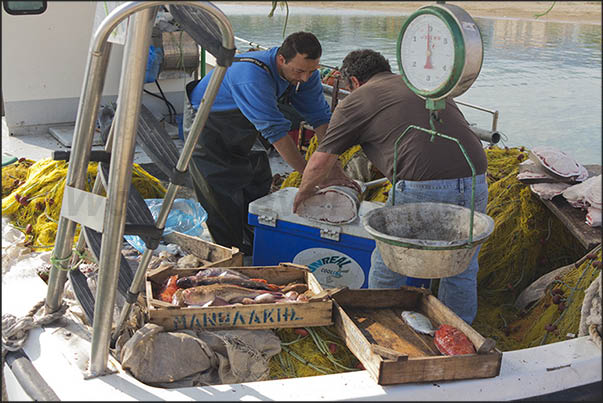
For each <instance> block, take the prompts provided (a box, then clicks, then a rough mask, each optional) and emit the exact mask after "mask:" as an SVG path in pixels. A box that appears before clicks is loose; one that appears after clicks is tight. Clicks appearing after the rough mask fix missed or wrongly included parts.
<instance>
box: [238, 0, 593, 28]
mask: <svg viewBox="0 0 603 403" xmlns="http://www.w3.org/2000/svg"><path fill="white" fill-rule="evenodd" d="M446 3H449V4H454V5H457V6H460V7H462V8H463V9H464V10H465V11H467V12H468V13H469V14H470V15H471V16H472V17H479V18H504V19H506V18H508V19H522V20H531V21H542V22H564V23H578V24H595V25H601V2H600V1H576V2H573V1H561V2H553V1H520V0H515V1H449V2H448V1H447V2H446ZM553 3H554V5H553ZM246 4H249V5H262V6H266V15H268V13H269V12H270V9H271V2H266V1H249V2H246ZM287 4H288V6H289V15H290V16H291V15H292V14H293V15H294V14H295V9H296V8H302V7H305V8H308V7H310V8H325V9H348V10H371V11H382V12H387V11H397V12H403V13H408V14H410V13H412V12H413V11H415V10H416V9H418V8H419V7H422V6H425V5H433V4H436V2H435V1H296V0H289V1H287ZM551 5H553V7H552V9H551V10H550V11H549V12H548V13H547V14H546V15H543V16H541V17H536V15H537V14H542V13H545V12H546V11H547V10H548V9H549V8H551ZM275 13H279V14H281V13H282V14H284V13H285V11H284V10H281V8H280V5H279V6H277V9H276V11H275Z"/></svg>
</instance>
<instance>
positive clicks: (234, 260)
mask: <svg viewBox="0 0 603 403" xmlns="http://www.w3.org/2000/svg"><path fill="white" fill-rule="evenodd" d="M163 240H164V241H165V242H168V243H175V244H176V245H178V246H180V249H182V250H183V251H184V252H186V253H190V254H192V255H195V256H196V257H198V258H199V259H200V260H201V261H202V263H203V265H202V266H200V267H202V268H207V267H231V266H242V265H243V253H242V252H240V251H239V249H238V248H235V247H234V246H233V247H231V248H227V247H225V246H222V245H218V244H215V243H212V242H208V241H205V240H203V239H201V238H199V237H195V236H190V235H186V234H183V233H181V232H176V231H174V232H171V233H169V234H167V235H164V236H163ZM167 269H168V268H165V267H158V268H156V269H153V270H149V271H148V273H147V276H152V277H153V279H154V281H156V282H158V283H161V282H163V281H164V280H165V279H167V278H168V277H169V274H167ZM197 270H200V269H199V268H198V269H197ZM174 274H176V273H174Z"/></svg>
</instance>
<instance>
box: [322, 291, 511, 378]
mask: <svg viewBox="0 0 603 403" xmlns="http://www.w3.org/2000/svg"><path fill="white" fill-rule="evenodd" d="M333 299H334V301H335V302H334V308H333V320H334V322H335V326H336V329H337V331H338V332H339V334H340V336H341V337H342V338H343V339H344V340H345V342H346V344H347V346H348V348H349V349H350V351H352V352H353V353H354V355H356V357H357V358H358V359H359V360H360V362H362V364H363V365H364V367H365V368H366V369H367V370H368V371H369V373H370V374H371V376H372V377H373V378H374V379H375V381H376V382H377V383H378V384H380V385H389V384H397V383H408V382H432V381H443V380H454V379H470V378H490V377H494V376H497V375H498V374H499V373H500V365H501V360H502V353H501V352H500V351H498V350H497V349H495V348H494V344H495V343H494V341H493V340H492V339H489V338H484V337H482V336H481V335H480V334H479V333H478V332H477V331H475V330H474V329H473V328H472V327H471V326H469V325H468V324H467V323H466V322H465V321H463V320H462V319H461V318H460V317H458V316H457V315H456V314H455V313H454V312H452V311H451V310H450V309H449V308H448V307H446V306H445V305H444V304H443V303H442V302H440V301H439V300H438V299H437V298H436V297H434V296H433V295H431V293H430V291H429V290H426V289H423V288H416V287H407V286H404V287H401V288H400V289H391V290H390V289H379V290H374V289H372V290H368V289H359V290H350V289H343V290H341V291H339V292H336V293H333ZM405 310H411V311H416V312H420V313H422V314H423V315H425V316H427V317H428V318H429V319H430V320H431V322H432V324H433V325H434V327H435V328H436V329H437V327H439V325H441V324H448V325H451V326H454V327H456V328H457V329H459V330H461V331H462V332H463V333H465V335H466V336H467V337H468V338H469V340H471V342H472V343H473V345H474V346H475V349H476V351H477V352H478V353H477V354H467V355H457V356H444V355H441V354H440V352H439V351H438V349H437V348H436V346H435V344H434V342H433V337H431V336H429V335H424V334H419V333H417V332H415V331H414V330H412V329H411V328H410V327H409V326H408V325H406V323H404V321H403V320H402V317H401V313H402V311H405Z"/></svg>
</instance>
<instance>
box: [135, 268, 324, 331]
mask: <svg viewBox="0 0 603 403" xmlns="http://www.w3.org/2000/svg"><path fill="white" fill-rule="evenodd" d="M229 269H231V270H235V271H238V272H240V273H242V274H245V275H246V276H249V277H250V278H261V279H264V280H266V281H268V282H269V283H272V284H277V285H286V284H289V283H290V282H293V281H303V282H304V283H305V284H307V286H308V288H309V289H310V290H311V291H312V292H314V294H315V296H314V297H311V298H310V301H309V302H307V303H278V304H275V303H270V304H253V305H228V306H216V307H206V308H201V307H178V306H175V305H172V304H170V303H167V302H164V301H161V300H158V299H155V298H153V283H155V284H156V285H158V284H160V283H161V282H162V281H163V280H164V279H165V278H167V276H170V275H174V274H178V275H179V276H190V275H193V274H195V273H197V271H199V268H191V269H177V270H175V269H168V270H163V271H162V272H161V273H158V274H155V275H154V274H152V273H149V274H148V275H147V281H146V298H147V309H148V315H149V322H152V323H155V324H158V325H161V326H163V327H164V328H165V329H166V330H181V329H227V328H240V329H271V328H281V327H305V326H328V325H332V324H333V318H332V308H333V302H332V300H331V299H330V298H329V293H328V292H327V291H325V290H323V289H322V287H321V286H320V284H319V283H318V281H317V280H316V278H315V277H314V275H313V274H312V273H311V272H310V270H308V268H307V267H306V266H301V265H297V264H293V263H281V264H279V265H278V266H240V267H229ZM160 279H161V280H160Z"/></svg>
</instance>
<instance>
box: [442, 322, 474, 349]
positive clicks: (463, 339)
mask: <svg viewBox="0 0 603 403" xmlns="http://www.w3.org/2000/svg"><path fill="white" fill-rule="evenodd" d="M433 342H434V344H435V345H436V347H437V348H438V350H440V352H441V353H442V354H444V355H461V354H475V353H476V352H475V347H474V346H473V343H471V340H469V339H468V338H467V336H465V333H463V332H461V331H460V330H459V329H457V328H456V327H454V326H450V325H441V326H440V327H439V328H438V330H436V332H435V336H434V338H433Z"/></svg>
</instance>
